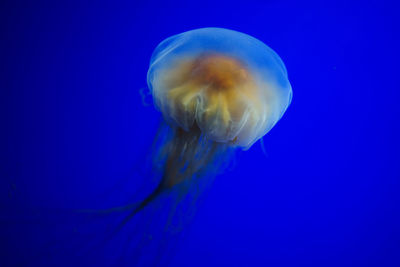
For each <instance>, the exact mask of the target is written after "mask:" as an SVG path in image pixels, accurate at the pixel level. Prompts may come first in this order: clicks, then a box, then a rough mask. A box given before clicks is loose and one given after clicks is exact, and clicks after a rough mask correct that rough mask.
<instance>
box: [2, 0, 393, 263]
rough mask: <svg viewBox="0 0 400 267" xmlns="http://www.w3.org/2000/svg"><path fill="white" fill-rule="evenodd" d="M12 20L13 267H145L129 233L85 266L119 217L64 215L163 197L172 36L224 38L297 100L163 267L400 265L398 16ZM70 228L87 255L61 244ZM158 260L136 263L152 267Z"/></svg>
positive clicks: (5, 256)
mask: <svg viewBox="0 0 400 267" xmlns="http://www.w3.org/2000/svg"><path fill="white" fill-rule="evenodd" d="M0 10H1V11H0V12H1V16H0V23H1V42H0V48H1V49H0V70H1V74H0V114H1V115H0V118H1V125H2V126H1V131H0V137H1V139H0V140H1V141H0V144H1V148H0V157H1V166H0V175H1V177H0V179H1V180H0V205H1V206H0V207H1V209H2V210H3V211H4V212H2V214H1V217H0V222H1V230H0V242H1V243H0V244H1V246H2V248H1V250H0V265H1V266H14V265H16V264H20V263H23V264H26V265H28V266H39V265H38V264H44V263H46V262H47V264H49V265H50V264H56V265H57V266H71V265H70V263H69V262H68V261H66V260H65V258H68V259H71V260H72V259H75V258H79V257H78V256H80V257H81V258H85V260H88V259H89V260H90V262H96V263H97V266H101V265H104V266H106V265H124V264H126V265H128V266H129V265H130V266H132V265H133V264H134V262H133V261H132V262H130V260H131V257H130V256H129V255H131V254H134V253H135V252H137V247H135V245H132V244H131V243H130V241H129V240H130V239H126V238H125V237H126V236H128V234H126V236H125V234H124V232H121V233H120V234H119V237H117V238H115V239H113V241H111V242H112V243H111V245H109V246H108V247H110V249H108V247H107V248H106V249H104V248H102V249H99V251H100V250H101V251H102V252H101V253H100V252H97V251H96V250H94V252H90V253H86V252H82V251H85V248H86V247H90V246H91V245H92V243H96V242H97V239H101V236H102V233H104V232H105V230H104V228H105V227H106V225H108V224H111V225H113V224H112V222H113V220H114V219H115V220H117V219H118V218H115V217H116V215H115V214H111V215H110V216H108V217H107V216H106V217H101V218H97V217H94V218H90V219H89V220H87V221H86V219H85V218H83V219H82V218H80V217H79V216H74V215H71V214H69V210H71V209H87V208H90V209H106V208H111V207H115V206H119V205H124V204H126V203H130V202H131V201H133V200H138V199H140V198H142V197H143V196H145V195H146V193H148V192H147V191H146V190H149V186H147V187H146V186H145V187H144V188H145V189H142V188H141V187H139V185H141V184H145V185H148V184H151V183H152V182H151V181H148V180H150V179H149V175H148V173H147V170H146V167H145V166H146V165H145V164H146V163H145V162H146V158H147V157H148V152H149V148H150V146H151V144H152V141H153V137H154V135H155V133H156V131H157V129H158V125H159V123H160V114H159V113H158V112H157V111H155V109H154V107H153V106H152V105H150V106H145V105H144V104H143V101H142V98H141V95H140V93H139V91H140V89H141V88H145V87H146V72H147V68H148V63H149V60H150V56H151V53H152V51H153V49H154V48H155V47H156V45H157V44H158V43H159V42H160V41H162V40H163V39H165V38H167V37H169V36H171V35H174V34H177V33H180V32H184V31H187V30H191V29H195V28H201V27H211V26H214V27H224V28H229V29H233V30H237V31H241V32H244V33H247V34H249V35H252V36H254V37H256V38H258V39H260V40H262V41H263V42H265V43H266V44H267V45H269V46H270V47H271V48H272V49H274V50H275V51H276V52H277V53H278V54H279V55H280V57H281V58H282V59H283V61H284V62H285V64H286V67H287V69H288V73H289V80H290V82H291V84H292V87H293V102H292V104H291V106H290V107H289V109H288V110H287V112H286V114H285V115H284V117H283V118H282V120H281V121H279V122H278V124H277V125H276V126H275V127H274V129H272V131H271V132H270V133H268V134H267V135H266V136H265V137H264V143H265V150H266V154H267V155H264V153H263V151H262V149H261V146H260V144H259V143H256V144H255V145H254V146H253V147H252V148H251V149H250V150H249V151H245V152H240V153H237V154H236V155H235V164H233V165H232V166H233V167H231V168H230V169H229V170H226V171H225V172H224V173H223V174H221V175H219V176H218V177H216V179H215V181H214V183H213V184H212V186H211V187H210V188H208V190H206V192H205V194H204V195H203V197H201V201H200V203H199V205H198V209H197V213H196V214H195V216H194V217H193V218H192V220H191V222H190V223H188V225H187V226H186V227H185V228H184V230H182V232H181V234H180V235H179V238H176V237H173V238H169V239H168V238H167V243H168V244H167V245H165V247H167V248H166V249H165V250H164V251H165V253H166V254H168V255H169V256H170V257H169V258H170V259H169V260H168V261H165V262H164V261H162V262H161V263H160V265H161V266H164V265H166V264H167V262H168V264H169V266H400V205H399V204H400V197H399V196H400V191H399V190H400V186H399V185H400V153H399V151H400V141H399V136H400V126H399V125H400V117H399V116H400V110H399V104H398V103H399V101H398V99H399V98H400V86H399V81H398V77H399V74H398V71H399V64H398V62H399V59H400V57H399V47H400V42H399V28H398V26H399V21H398V18H397V16H398V14H399V11H400V10H399V8H398V6H396V2H395V1H392V2H391V1H336V2H334V3H331V2H324V1H321V2H312V1H298V2H295V1H259V2H253V1H245V2H243V1H241V2H234V1H225V2H219V1H201V2H199V1H194V2H189V1H187V2H186V1H182V2H176V1H159V2H157V1H143V2H139V1H138V2H137V3H134V2H129V1H127V2H123V3H107V2H92V3H90V4H89V3H80V4H72V3H68V2H66V3H64V4H61V3H36V4H34V3H3V2H2V3H1V4H0ZM147 100H149V99H147ZM150 101H151V99H150ZM150 104H151V102H150ZM153 183H154V181H153ZM38 208H40V209H39V210H40V212H38V214H39V215H38V214H36V213H35V211H37V210H38ZM54 208H56V209H57V210H59V213H58V214H54V212H53V211H51V212H50V211H49V212H48V213H46V212H45V211H43V210H54ZM60 210H61V211H62V210H65V213H63V212H61V211H60ZM156 212H157V209H156ZM41 216H44V217H45V219H43V220H44V221H45V222H42V219H41V218H40V217H41ZM31 217H33V219H32V218H31ZM38 218H39V219H38ZM136 219H137V222H135V223H136V224H140V223H141V222H140V220H146V215H143V216H141V217H139V218H136ZM49 221H50V222H49ZM110 221H112V222H110ZM132 223H134V222H132ZM73 225H77V227H78V229H80V230H79V231H81V233H80V234H81V236H80V237H79V238H78V239H71V238H68V236H69V232H68V231H67V230H65V229H70V228H72V226H73ZM74 227H75V226H74ZM135 227H136V226H133V224H131V225H129V223H128V225H127V229H128V230H125V233H130V235H132V236H134V235H135V233H133V234H132V231H130V230H129V229H134V228H135ZM137 229H141V228H140V226H138V228H137ZM91 233H93V234H92V235H90V234H91ZM86 234H88V235H86ZM136 234H137V235H140V233H136ZM93 236H95V238H94V237H93ZM132 239H134V237H133V238H132ZM51 240H55V241H54V242H53V243H51ZM49 242H50V243H49ZM132 242H133V241H132ZM60 251H61V252H60ZM121 251H124V253H125V254H126V255H128V256H126V255H125V256H124V257H119V256H116V255H119V254H118V253H119V252H121ZM154 251H156V249H152V248H151V247H150V248H146V249H144V250H143V252H141V253H144V254H145V253H147V254H146V255H144V256H143V255H142V256H143V258H144V259H143V260H142V262H141V263H142V264H144V265H143V266H145V265H146V261H147V260H148V262H152V261H151V258H152V257H153V256H152V255H153V254H152V253H154ZM78 254H79V255H78ZM35 255H36V256H35ZM82 255H83V256H82ZM47 259H49V260H48V261H47ZM83 262H84V261H83V260H82V261H81V262H80V263H82V265H83ZM56 265H53V266H56Z"/></svg>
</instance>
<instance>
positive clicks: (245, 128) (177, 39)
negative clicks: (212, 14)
mask: <svg viewBox="0 0 400 267" xmlns="http://www.w3.org/2000/svg"><path fill="white" fill-rule="evenodd" d="M147 83H148V86H149V88H150V90H151V92H152V94H153V96H154V102H155V105H156V107H157V108H158V109H159V110H160V111H161V112H162V114H163V117H164V119H165V120H167V121H168V122H170V123H172V125H176V126H177V127H181V128H182V129H184V130H185V131H190V128H191V127H192V126H193V125H194V124H197V126H198V127H199V128H200V129H201V131H202V133H203V134H204V135H206V136H207V137H208V139H210V140H212V141H215V142H221V143H230V144H231V145H233V146H239V147H242V148H244V149H247V148H249V147H250V146H251V145H252V144H253V143H254V142H256V141H257V140H258V139H259V138H261V137H262V136H264V135H265V134H266V133H267V132H268V131H269V130H270V129H271V128H272V127H273V126H274V125H275V123H276V122H277V121H278V120H279V119H280V118H281V117H282V115H283V113H284V112H285V110H286V109H287V107H288V106H289V104H290V101H291V97H292V89H291V86H290V83H289V80H288V77H287V72H286V68H285V66H284V64H283V62H282V60H281V59H280V58H279V56H278V55H277V54H276V53H275V52H274V51H273V50H272V49H270V48H269V47H268V46H266V45H265V44H264V43H262V42H261V41H259V40H257V39H255V38H253V37H251V36H249V35H246V34H243V33H240V32H236V31H232V30H227V29H221V28H204V29H198V30H193V31H188V32H185V33H182V34H178V35H175V36H172V37H170V38H168V39H166V40H164V41H163V42H161V43H160V44H159V45H158V46H157V48H156V49H155V51H154V53H153V56H152V58H151V62H150V68H149V71H148V76H147Z"/></svg>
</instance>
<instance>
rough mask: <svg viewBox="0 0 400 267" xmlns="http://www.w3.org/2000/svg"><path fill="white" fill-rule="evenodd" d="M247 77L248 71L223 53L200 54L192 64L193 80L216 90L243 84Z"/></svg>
mask: <svg viewBox="0 0 400 267" xmlns="http://www.w3.org/2000/svg"><path fill="white" fill-rule="evenodd" d="M248 77H249V75H248V72H247V71H246V69H245V68H244V66H243V65H242V64H241V63H240V62H239V61H237V60H235V59H233V58H230V57H227V56H223V55H205V56H201V57H199V58H197V59H196V60H195V63H194V64H193V70H192V79H193V81H194V82H195V83H198V84H202V85H208V86H210V87H211V88H213V89H216V90H218V89H219V90H221V89H228V88H232V87H235V86H238V85H240V84H243V83H244V82H246V81H247V80H248Z"/></svg>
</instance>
